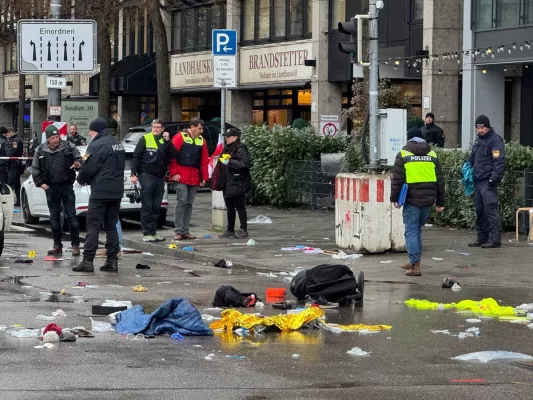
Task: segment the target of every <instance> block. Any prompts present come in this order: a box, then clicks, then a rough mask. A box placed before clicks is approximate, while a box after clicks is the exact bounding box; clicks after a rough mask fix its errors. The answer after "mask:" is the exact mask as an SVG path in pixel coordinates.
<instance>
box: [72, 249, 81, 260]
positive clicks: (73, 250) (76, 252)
mask: <svg viewBox="0 0 533 400" xmlns="http://www.w3.org/2000/svg"><path fill="white" fill-rule="evenodd" d="M80 254H81V252H80V246H72V255H73V256H75V257H78V256H79V255H80Z"/></svg>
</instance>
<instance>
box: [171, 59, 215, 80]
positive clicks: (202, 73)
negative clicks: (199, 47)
mask: <svg viewBox="0 0 533 400" xmlns="http://www.w3.org/2000/svg"><path fill="white" fill-rule="evenodd" d="M170 68H171V70H170V88H171V89H181V88H186V87H196V86H213V55H212V54H211V53H202V54H195V55H193V56H179V55H174V56H172V59H171V65H170Z"/></svg>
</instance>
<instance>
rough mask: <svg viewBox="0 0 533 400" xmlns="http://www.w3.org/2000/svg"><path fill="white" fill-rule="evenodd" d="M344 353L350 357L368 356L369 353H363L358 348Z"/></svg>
mask: <svg viewBox="0 0 533 400" xmlns="http://www.w3.org/2000/svg"><path fill="white" fill-rule="evenodd" d="M346 353H347V354H349V355H351V356H368V355H370V353H371V352H369V351H363V350H361V349H360V348H359V347H354V348H353V349H351V350H348V351H347V352H346Z"/></svg>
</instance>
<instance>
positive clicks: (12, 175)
mask: <svg viewBox="0 0 533 400" xmlns="http://www.w3.org/2000/svg"><path fill="white" fill-rule="evenodd" d="M23 172H24V167H22V166H21V165H18V164H17V165H12V166H11V167H10V168H9V171H8V172H7V184H8V185H9V186H11V189H13V192H15V203H20V176H21V175H22V173H23Z"/></svg>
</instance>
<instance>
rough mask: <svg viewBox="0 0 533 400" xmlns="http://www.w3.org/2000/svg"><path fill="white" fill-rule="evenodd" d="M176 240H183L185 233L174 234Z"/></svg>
mask: <svg viewBox="0 0 533 400" xmlns="http://www.w3.org/2000/svg"><path fill="white" fill-rule="evenodd" d="M174 240H183V235H182V234H180V233H176V236H174Z"/></svg>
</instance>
